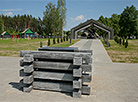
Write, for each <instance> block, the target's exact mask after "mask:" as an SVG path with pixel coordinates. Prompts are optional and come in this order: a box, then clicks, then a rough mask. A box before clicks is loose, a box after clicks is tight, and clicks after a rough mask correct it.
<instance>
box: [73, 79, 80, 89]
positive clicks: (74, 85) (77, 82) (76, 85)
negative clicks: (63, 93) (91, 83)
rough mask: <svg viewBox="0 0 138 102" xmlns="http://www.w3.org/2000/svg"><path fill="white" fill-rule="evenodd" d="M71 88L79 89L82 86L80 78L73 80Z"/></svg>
mask: <svg viewBox="0 0 138 102" xmlns="http://www.w3.org/2000/svg"><path fill="white" fill-rule="evenodd" d="M73 88H74V89H81V88H82V79H77V80H76V79H75V80H73Z"/></svg>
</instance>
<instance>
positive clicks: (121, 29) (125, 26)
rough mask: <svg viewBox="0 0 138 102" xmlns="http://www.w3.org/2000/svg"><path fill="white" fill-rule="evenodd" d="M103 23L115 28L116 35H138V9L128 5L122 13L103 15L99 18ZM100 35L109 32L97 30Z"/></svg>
mask: <svg viewBox="0 0 138 102" xmlns="http://www.w3.org/2000/svg"><path fill="white" fill-rule="evenodd" d="M98 21H99V22H101V23H102V24H104V25H106V26H108V27H110V28H113V29H114V35H117V36H119V37H125V38H126V37H127V36H128V37H130V36H138V10H136V7H134V5H132V6H131V7H128V6H127V7H126V8H125V9H124V11H123V12H122V13H121V15H117V14H113V15H112V16H111V18H107V17H103V16H102V15H101V16H100V17H99V19H98ZM96 32H97V33H98V34H99V35H100V36H104V35H106V34H107V32H105V31H103V30H101V29H98V30H97V31H96Z"/></svg>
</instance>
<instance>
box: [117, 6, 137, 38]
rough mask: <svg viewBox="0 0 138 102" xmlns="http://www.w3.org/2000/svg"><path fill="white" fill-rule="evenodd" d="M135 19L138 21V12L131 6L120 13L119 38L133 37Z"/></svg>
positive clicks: (135, 30) (135, 24) (135, 26)
mask: <svg viewBox="0 0 138 102" xmlns="http://www.w3.org/2000/svg"><path fill="white" fill-rule="evenodd" d="M137 19H138V10H136V8H135V7H134V5H132V6H131V7H128V6H127V7H126V8H125V9H124V11H123V12H122V13H121V16H120V20H119V25H120V28H121V30H120V35H121V36H125V37H126V36H128V37H129V38H130V36H132V35H134V34H135V33H136V32H137V27H138V24H137Z"/></svg>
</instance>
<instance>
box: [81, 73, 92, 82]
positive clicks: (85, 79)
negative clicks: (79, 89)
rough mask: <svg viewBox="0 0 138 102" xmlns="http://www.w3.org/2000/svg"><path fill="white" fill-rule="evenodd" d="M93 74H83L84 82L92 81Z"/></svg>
mask: <svg viewBox="0 0 138 102" xmlns="http://www.w3.org/2000/svg"><path fill="white" fill-rule="evenodd" d="M91 80H92V75H90V74H82V82H91Z"/></svg>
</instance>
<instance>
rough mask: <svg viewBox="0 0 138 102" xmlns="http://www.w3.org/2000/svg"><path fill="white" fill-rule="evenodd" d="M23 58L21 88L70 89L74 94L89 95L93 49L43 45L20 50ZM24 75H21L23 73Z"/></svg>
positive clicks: (25, 90) (78, 95) (28, 90)
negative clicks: (29, 49)
mask: <svg viewBox="0 0 138 102" xmlns="http://www.w3.org/2000/svg"><path fill="white" fill-rule="evenodd" d="M20 56H21V57H24V59H23V60H21V61H20V64H21V66H24V70H23V75H24V78H23V80H22V82H21V83H22V87H23V91H24V92H30V91H31V90H32V89H37V90H49V91H60V92H70V93H72V96H73V97H81V95H82V94H86V95H90V90H91V89H90V88H91V87H90V86H88V85H86V84H85V83H86V82H91V75H90V74H88V73H87V72H90V73H91V71H92V67H91V64H92V58H91V56H92V51H91V50H78V48H57V47H42V48H38V49H37V51H20ZM21 76H22V75H21Z"/></svg>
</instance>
